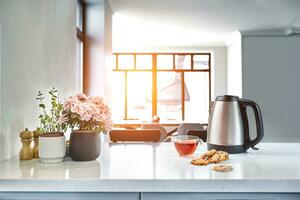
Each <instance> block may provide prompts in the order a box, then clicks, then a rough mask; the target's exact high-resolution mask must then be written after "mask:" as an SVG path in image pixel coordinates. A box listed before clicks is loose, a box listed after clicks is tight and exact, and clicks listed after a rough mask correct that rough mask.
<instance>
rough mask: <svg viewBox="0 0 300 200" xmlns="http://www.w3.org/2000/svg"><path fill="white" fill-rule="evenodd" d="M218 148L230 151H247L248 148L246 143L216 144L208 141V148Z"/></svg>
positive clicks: (218, 149) (232, 152)
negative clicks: (245, 145)
mask: <svg viewBox="0 0 300 200" xmlns="http://www.w3.org/2000/svg"><path fill="white" fill-rule="evenodd" d="M211 149H216V150H217V151H226V152H228V153H231V154H234V153H245V152H246V151H247V149H245V147H244V145H233V146H228V145H216V144H209V143H207V150H211Z"/></svg>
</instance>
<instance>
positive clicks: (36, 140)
mask: <svg viewBox="0 0 300 200" xmlns="http://www.w3.org/2000/svg"><path fill="white" fill-rule="evenodd" d="M41 134H42V131H41V130H40V129H39V128H37V129H36V130H34V131H33V142H34V145H33V158H39V137H40V135H41Z"/></svg>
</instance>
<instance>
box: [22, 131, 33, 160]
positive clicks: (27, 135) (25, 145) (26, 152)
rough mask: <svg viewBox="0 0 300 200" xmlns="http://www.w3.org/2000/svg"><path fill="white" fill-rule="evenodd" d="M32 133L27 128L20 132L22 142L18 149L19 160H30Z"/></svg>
mask: <svg viewBox="0 0 300 200" xmlns="http://www.w3.org/2000/svg"><path fill="white" fill-rule="evenodd" d="M32 137H33V134H32V132H31V131H29V130H28V129H27V128H26V129H25V130H24V131H22V132H21V133H20V138H21V142H22V149H21V151H20V160H31V159H32V154H33V153H32V148H31V142H32Z"/></svg>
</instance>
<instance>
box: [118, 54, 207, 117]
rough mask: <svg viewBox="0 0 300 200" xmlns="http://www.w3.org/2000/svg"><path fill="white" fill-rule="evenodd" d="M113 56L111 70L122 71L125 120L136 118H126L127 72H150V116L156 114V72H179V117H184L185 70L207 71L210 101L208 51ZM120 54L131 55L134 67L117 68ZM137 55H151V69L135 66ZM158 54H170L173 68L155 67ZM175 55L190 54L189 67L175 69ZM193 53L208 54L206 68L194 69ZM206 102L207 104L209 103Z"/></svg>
mask: <svg viewBox="0 0 300 200" xmlns="http://www.w3.org/2000/svg"><path fill="white" fill-rule="evenodd" d="M113 55H114V56H115V67H114V69H113V72H123V73H124V90H125V95H124V108H125V109H124V119H123V120H125V121H127V120H136V119H131V118H128V73H129V72H152V117H153V116H157V105H158V102H157V82H158V81H157V73H158V72H178V73H180V74H181V107H182V111H181V119H182V121H184V119H185V100H184V99H185V93H184V85H185V84H184V83H185V76H184V74H185V72H204V73H208V85H209V89H208V91H209V94H208V101H209V102H211V94H212V91H211V88H212V87H211V53H210V52H196V53H189V52H180V53H178V52H171V53H169V52H164V53H113ZM120 55H131V56H133V57H134V68H133V69H119V56H120ZM137 55H151V56H152V69H137V67H136V57H137ZM158 55H171V56H173V68H172V69H157V56H158ZM176 55H187V56H191V67H190V69H176V61H175V58H176ZM195 55H205V56H208V69H194V59H193V58H194V56H195ZM209 102H208V105H209ZM207 109H209V108H207Z"/></svg>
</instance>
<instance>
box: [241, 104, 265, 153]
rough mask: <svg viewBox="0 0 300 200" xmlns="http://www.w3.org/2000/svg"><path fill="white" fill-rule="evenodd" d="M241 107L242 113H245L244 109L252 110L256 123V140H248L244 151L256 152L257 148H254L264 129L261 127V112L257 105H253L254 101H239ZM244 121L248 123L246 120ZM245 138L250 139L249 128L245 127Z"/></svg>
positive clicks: (262, 135) (261, 137)
mask: <svg viewBox="0 0 300 200" xmlns="http://www.w3.org/2000/svg"><path fill="white" fill-rule="evenodd" d="M240 102H241V105H242V109H243V111H244V113H246V107H247V106H249V107H251V108H252V109H253V111H254V116H255V123H256V133H257V135H256V138H255V139H253V140H250V139H249V140H248V141H246V143H245V146H246V149H248V148H250V147H251V148H252V149H255V150H257V148H255V147H254V146H255V145H257V144H258V143H259V142H260V141H261V140H262V139H263V137H264V127H263V121H262V115H261V111H260V108H259V106H258V105H257V103H255V102H254V101H251V100H248V99H240ZM245 120H247V121H248V119H247V118H246V119H245ZM247 128H248V130H247V134H248V135H247V136H246V138H250V135H249V126H248V127H247Z"/></svg>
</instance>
